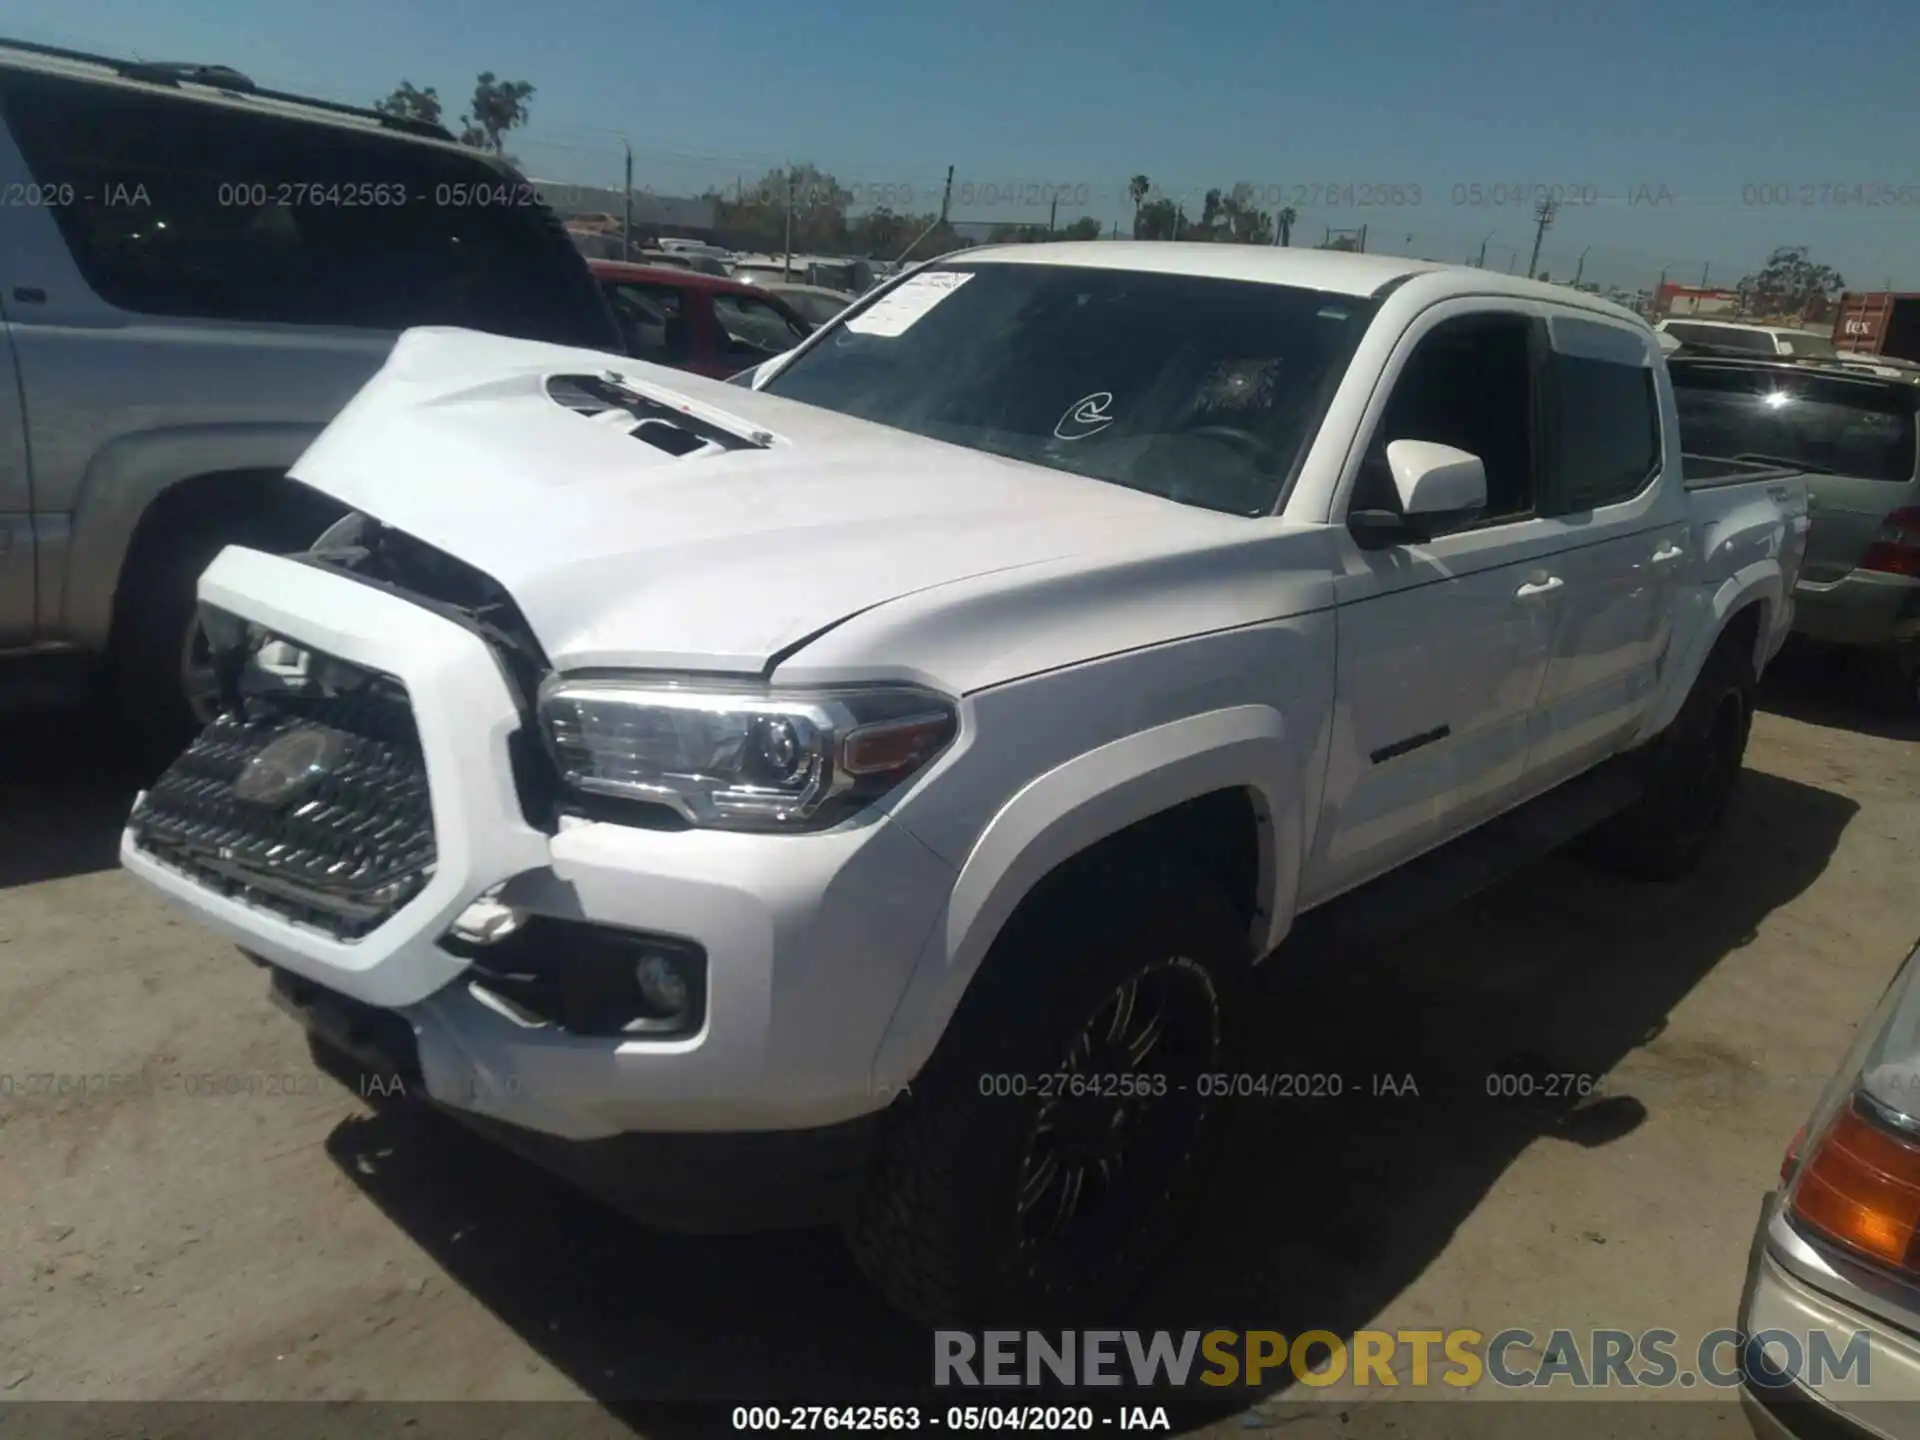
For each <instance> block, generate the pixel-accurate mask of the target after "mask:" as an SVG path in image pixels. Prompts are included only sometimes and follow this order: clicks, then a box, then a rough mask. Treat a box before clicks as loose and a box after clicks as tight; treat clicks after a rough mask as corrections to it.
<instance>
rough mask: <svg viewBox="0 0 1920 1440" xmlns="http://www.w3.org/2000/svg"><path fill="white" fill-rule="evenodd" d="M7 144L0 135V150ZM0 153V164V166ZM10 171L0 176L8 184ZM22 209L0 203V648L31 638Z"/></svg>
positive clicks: (1, 160) (32, 582) (32, 566)
mask: <svg viewBox="0 0 1920 1440" xmlns="http://www.w3.org/2000/svg"><path fill="white" fill-rule="evenodd" d="M12 150H13V147H12V146H11V145H9V144H7V143H6V141H5V139H4V137H0V155H11V154H12ZM4 164H5V160H4V158H0V166H4ZM12 178H13V177H12V176H11V175H5V176H0V183H8V185H9V188H13V187H12V186H11V184H10V182H11V181H12ZM26 213H27V212H26V211H25V210H24V209H18V208H15V207H11V206H9V207H5V208H0V650H6V649H9V648H12V647H14V646H19V645H26V644H28V643H30V642H31V641H32V640H33V638H34V623H35V612H34V586H35V575H36V571H37V566H36V564H35V554H34V548H35V547H34V525H33V477H32V475H31V474H30V473H29V471H28V467H27V460H28V451H27V416H26V408H25V405H24V404H23V402H22V400H21V396H20V367H19V363H18V362H17V361H16V360H15V359H14V354H13V323H12V321H11V320H10V319H9V318H8V308H7V307H8V304H9V302H10V300H11V298H12V295H13V286H14V284H15V283H16V277H15V276H14V275H12V274H11V273H9V272H10V271H12V269H13V261H14V260H15V259H16V258H17V257H18V255H19V253H20V251H19V248H18V247H17V246H15V245H13V244H12V243H10V240H9V236H8V231H9V228H10V227H11V225H12V224H14V223H15V222H16V220H17V219H18V218H19V217H22V216H25V215H26Z"/></svg>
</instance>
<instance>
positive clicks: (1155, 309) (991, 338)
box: [765, 263, 1374, 515]
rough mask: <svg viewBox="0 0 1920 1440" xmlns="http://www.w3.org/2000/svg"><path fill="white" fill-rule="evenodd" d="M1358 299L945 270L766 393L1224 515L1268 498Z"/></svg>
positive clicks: (1185, 281) (1329, 374)
mask: <svg viewBox="0 0 1920 1440" xmlns="http://www.w3.org/2000/svg"><path fill="white" fill-rule="evenodd" d="M1373 309H1374V305H1373V302H1372V301H1369V300H1362V299H1356V298H1354V297H1352V296H1346V295H1334V294H1329V293H1326V292H1322V291H1317V290H1304V289H1298V288H1294V287H1290V286H1280V285H1265V284H1258V283H1254V282H1249V281H1239V280H1219V279H1212V278H1208V277H1202V276H1192V275H1170V274H1158V273H1143V272H1138V271H1130V270H1105V269H1096V268H1092V267H1078V266H1065V265H1024V264H991V263H989V264H977V265H949V266H943V267H941V268H939V269H936V270H926V271H921V272H919V273H918V274H915V275H913V276H910V277H909V278H908V279H906V280H903V281H901V282H900V284H899V285H897V286H896V287H894V288H893V289H891V290H889V291H887V292H885V293H884V294H882V295H881V296H879V297H878V298H877V299H875V300H872V301H869V302H868V303H867V304H865V305H864V306H863V307H862V308H861V309H860V310H859V311H858V312H857V313H855V314H854V315H852V316H851V318H849V319H847V320H845V321H842V322H841V323H840V324H839V325H837V326H835V327H834V328H833V330H832V331H831V332H830V333H829V334H828V335H827V336H826V337H824V338H823V339H822V340H821V341H820V343H818V344H816V345H815V346H813V347H812V348H811V349H809V350H808V351H807V352H805V353H804V354H802V355H800V356H798V357H796V359H795V360H794V361H792V362H791V363H790V364H789V365H787V367H786V368H785V369H783V370H782V371H781V372H780V373H779V374H778V375H776V376H775V377H774V378H773V379H772V380H770V381H769V382H768V383H767V385H766V387H765V388H766V390H767V391H768V392H769V393H771V394H776V395H781V396H784V397H785V398H787V399H790V400H800V401H804V402H805V403H807V404H810V405H818V406H821V407H823V408H825V409H828V410H837V411H839V412H840V413H842V414H846V415H854V416H858V417H859V418H861V419H863V420H872V421H877V422H878V423H880V424H883V425H891V426H893V427H895V428H897V429H901V430H907V431H911V432H913V433H914V434H918V435H926V436H930V437H932V438H934V439H937V440H945V441H949V442H951V443H953V444H956V445H965V446H968V447H970V448H972V449H976V450H985V451H989V452H991V453H993V454H996V455H1005V456H1009V457H1011V458H1013V459H1017V460H1026V461H1031V462H1033V463H1035V464H1039V465H1046V466H1050V467H1052V468H1054V469H1057V470H1068V471H1072V472H1073V473H1075V474H1078V475H1086V476H1089V477H1092V478H1094V479H1098V480H1105V481H1109V482H1111V483H1113V484H1116V485H1126V486H1129V487H1131V488H1133V489H1137V490H1146V491H1150V492H1152V493H1154V494H1156V495H1164V496H1166V497H1167V498H1168V499H1172V500H1178V501H1181V502H1183V503H1186V504H1190V505H1198V506H1203V507H1205V508H1207V509H1210V510H1221V511H1226V512H1228V513H1231V514H1240V515H1263V514H1266V513H1268V512H1270V511H1271V510H1272V509H1273V507H1274V505H1275V503H1276V502H1277V501H1278V500H1279V499H1280V498H1281V495H1282V492H1283V491H1284V489H1285V487H1286V484H1287V482H1288V479H1289V478H1290V476H1291V474H1292V472H1293V469H1294V467H1295V466H1296V464H1297V463H1298V460H1299V458H1300V456H1301V455H1303V454H1304V452H1305V449H1306V446H1307V444H1308V442H1309V441H1311V439H1312V438H1313V434H1314V431H1315V430H1316V429H1317V428H1318V425H1319V422H1320V418H1321V415H1322V414H1323V413H1324V410H1325V407H1326V404H1327V400H1328V398H1329V397H1330V395H1331V393H1332V387H1333V386H1334V385H1335V384H1337V383H1338V381H1339V378H1340V376H1341V374H1342V373H1343V372H1344V370H1345V368H1346V364H1347V361H1348V360H1349V358H1351V356H1352V354H1353V350H1354V347H1355V346H1356V345H1357V344H1358V343H1359V338H1360V336H1361V334H1362V333H1363V332H1364V331H1365V329H1366V326H1367V322H1368V321H1369V320H1370V319H1371V318H1372V314H1373Z"/></svg>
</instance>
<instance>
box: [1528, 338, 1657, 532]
mask: <svg viewBox="0 0 1920 1440" xmlns="http://www.w3.org/2000/svg"><path fill="white" fill-rule="evenodd" d="M1549 327H1550V330H1551V332H1552V335H1553V337H1554V338H1553V346H1552V348H1551V350H1550V352H1549V354H1550V358H1549V361H1548V369H1549V380H1548V385H1549V391H1548V393H1549V395H1550V397H1551V400H1550V410H1551V414H1552V417H1553V423H1552V427H1551V435H1552V444H1551V464H1552V467H1553V474H1554V477H1555V481H1556V486H1557V489H1558V495H1557V502H1558V505H1559V508H1560V509H1562V510H1563V511H1566V512H1569V513H1574V514H1579V513H1583V512H1585V511H1589V510H1595V509H1598V508H1599V507H1601V506H1603V505H1613V504H1618V503H1619V502H1621V501H1624V500H1630V499H1632V498H1633V497H1634V496H1636V495H1638V494H1640V493H1641V492H1642V491H1644V490H1645V489H1646V488H1647V487H1648V486H1649V485H1651V484H1652V483H1653V482H1654V480H1655V479H1656V478H1657V477H1658V476H1659V474H1660V469H1661V451H1662V447H1661V434H1660V430H1661V427H1660V399H1659V393H1658V391H1657V389H1656V387H1655V384H1654V376H1653V368H1652V366H1651V364H1650V363H1648V359H1647V356H1646V354H1645V348H1644V345H1645V342H1644V340H1642V339H1641V338H1640V337H1639V336H1638V335H1636V334H1632V333H1629V332H1626V331H1623V330H1620V329H1619V328H1618V327H1615V326H1611V325H1604V324H1602V323H1600V322H1597V321H1592V320H1588V319H1586V318H1584V317H1573V316H1569V315H1555V316H1554V317H1553V318H1552V320H1551V321H1549Z"/></svg>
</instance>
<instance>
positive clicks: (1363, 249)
mask: <svg viewBox="0 0 1920 1440" xmlns="http://www.w3.org/2000/svg"><path fill="white" fill-rule="evenodd" d="M1360 253H1361V254H1362V255H1364V254H1366V253H1367V227H1366V226H1364V225H1362V226H1361V227H1360Z"/></svg>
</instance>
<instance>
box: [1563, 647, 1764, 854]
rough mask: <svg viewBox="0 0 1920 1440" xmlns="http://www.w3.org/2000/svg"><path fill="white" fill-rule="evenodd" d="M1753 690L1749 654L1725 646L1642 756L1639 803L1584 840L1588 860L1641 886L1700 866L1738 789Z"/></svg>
mask: <svg viewBox="0 0 1920 1440" xmlns="http://www.w3.org/2000/svg"><path fill="white" fill-rule="evenodd" d="M1754 685H1755V681H1754V675H1753V665H1752V663H1751V661H1750V660H1749V658H1748V656H1747V654H1746V653H1745V651H1744V650H1743V649H1742V648H1741V646H1740V645H1739V643H1738V642H1737V641H1729V640H1722V641H1721V642H1720V644H1719V645H1718V646H1717V647H1716V648H1715V649H1714V651H1713V653H1712V654H1711V655H1710V656H1708V657H1707V663H1706V665H1705V666H1704V667H1703V668H1702V669H1701V672H1700V677H1699V678H1698V679H1697V680H1695V681H1694V684H1693V689H1692V690H1691V691H1690V692H1688V695H1687V698H1686V701H1685V703H1684V704H1682V705H1681V707H1680V713H1679V714H1678V715H1676V716H1675V717H1674V720H1673V723H1672V724H1671V725H1669V726H1668V727H1667V728H1666V729H1665V730H1664V731H1662V732H1661V734H1660V735H1659V736H1658V737H1657V738H1656V739H1654V740H1653V741H1651V742H1649V744H1648V745H1647V747H1646V749H1645V751H1644V752H1643V754H1642V756H1641V764H1642V765H1643V767H1644V770H1643V780H1644V783H1645V789H1644V790H1643V791H1642V793H1641V796H1640V798H1639V799H1638V800H1636V801H1634V803H1633V804H1632V805H1630V806H1629V807H1628V808H1627V809H1625V810H1623V811H1622V812H1621V813H1620V814H1618V815H1616V816H1614V817H1613V818H1612V819H1611V820H1609V821H1607V822H1606V823H1605V824H1603V825H1601V826H1600V827H1599V828H1598V829H1596V830H1594V831H1593V833H1592V834H1590V835H1589V836H1588V837H1587V838H1586V841H1585V844H1584V849H1585V852H1586V854H1587V856H1588V858H1590V859H1592V860H1593V861H1594V862H1595V863H1596V864H1599V865H1601V866H1602V867H1604V868H1606V869H1609V870H1613V871H1616V872H1618V873H1620V874H1623V875H1630V876H1633V877H1634V878H1635V879H1640V880H1677V879H1679V878H1680V877H1682V876H1684V875H1687V874H1689V873H1690V872H1692V871H1693V870H1694V869H1695V867H1697V866H1698V865H1699V864H1700V861H1701V860H1702V859H1703V858H1704V857H1705V855H1706V853H1707V851H1708V849H1709V848H1711V846H1712V845H1713V842H1714V840H1715V839H1716V838H1717V837H1718V835H1719V833H1720V828H1721V826H1722V824H1723V823H1724V822H1725V820H1726V816H1727V810H1728V808H1729V807H1730V806H1731V805H1732V803H1733V797H1734V794H1735V792H1736V791H1737V790H1738V789H1739V784H1740V773H1741V770H1742V768H1743V765H1744V762H1745V757H1746V753H1747V738H1748V736H1749V735H1750V734H1751V732H1752V729H1753V708H1754Z"/></svg>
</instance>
